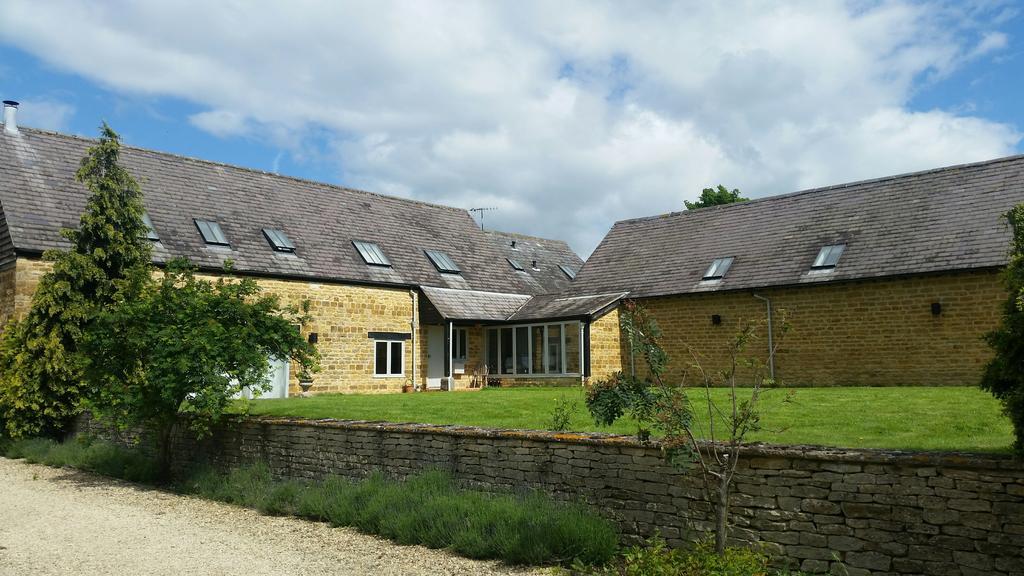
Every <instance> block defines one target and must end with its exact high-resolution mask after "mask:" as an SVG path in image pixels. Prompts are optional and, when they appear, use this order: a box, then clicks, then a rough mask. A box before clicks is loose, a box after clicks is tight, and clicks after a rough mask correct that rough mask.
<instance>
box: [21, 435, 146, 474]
mask: <svg viewBox="0 0 1024 576" xmlns="http://www.w3.org/2000/svg"><path fill="white" fill-rule="evenodd" d="M3 455H4V456H6V457H8V458H23V459H25V461H27V462H32V463H36V464H46V465H47V466H56V467H63V466H67V467H71V468H78V469H80V470H87V471H89V472H95V473H97V474H103V475H104V476H112V477H115V478H122V479H124V480H128V481H131V482H152V481H153V480H155V479H156V477H157V467H156V462H155V461H154V460H153V459H152V458H148V457H146V456H144V455H142V454H139V453H138V452H136V451H134V450H129V449H127V448H123V447H121V446H116V445H114V444H111V443H109V442H103V441H98V440H95V439H93V438H91V437H88V436H78V437H77V438H76V439H74V440H72V441H69V442H64V443H63V444H61V443H57V442H54V441H53V440H50V439H44V438H26V439H19V440H14V441H11V442H10V443H9V445H8V446H7V447H6V449H5V450H4V451H3Z"/></svg>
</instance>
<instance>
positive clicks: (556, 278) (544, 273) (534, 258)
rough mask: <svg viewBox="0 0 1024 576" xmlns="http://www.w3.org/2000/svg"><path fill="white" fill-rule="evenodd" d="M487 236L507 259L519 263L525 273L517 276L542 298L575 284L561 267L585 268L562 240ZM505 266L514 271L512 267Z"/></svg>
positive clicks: (503, 234)
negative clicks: (542, 295)
mask: <svg viewBox="0 0 1024 576" xmlns="http://www.w3.org/2000/svg"><path fill="white" fill-rule="evenodd" d="M487 234H488V235H489V236H490V237H491V239H493V240H494V243H495V245H496V246H497V247H498V248H499V249H500V250H501V251H502V252H503V253H504V255H505V258H508V259H510V260H514V261H516V262H518V263H519V264H520V265H521V266H522V267H523V268H524V269H525V270H523V271H521V272H516V274H517V275H518V276H519V277H520V278H521V279H523V280H524V281H525V282H527V283H529V284H530V285H531V286H532V287H533V288H534V291H535V292H536V293H538V294H555V293H558V292H562V291H564V290H566V289H567V288H569V285H570V284H571V282H572V280H571V279H570V278H569V276H567V275H566V274H565V272H563V271H562V270H561V269H560V268H559V267H558V266H559V265H562V266H566V267H568V268H569V269H570V270H572V271H574V272H578V271H579V269H580V268H582V267H583V260H582V259H580V257H579V256H578V255H577V254H576V253H575V252H573V250H572V248H570V247H569V245H568V244H566V243H565V242H563V241H561V240H551V239H549V238H538V237H536V236H527V235H525V234H515V233H512V232H498V231H494V230H488V231H487ZM535 262H536V264H537V266H536V267H534V266H533V264H534V263H535ZM505 264H506V265H507V266H509V268H511V265H510V264H508V263H507V262H506V263H505Z"/></svg>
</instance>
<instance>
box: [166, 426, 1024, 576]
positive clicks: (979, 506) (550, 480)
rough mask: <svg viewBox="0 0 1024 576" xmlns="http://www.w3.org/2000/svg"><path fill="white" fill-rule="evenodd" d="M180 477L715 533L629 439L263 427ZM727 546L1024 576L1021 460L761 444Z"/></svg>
mask: <svg viewBox="0 0 1024 576" xmlns="http://www.w3.org/2000/svg"><path fill="white" fill-rule="evenodd" d="M176 454H177V455H178V462H177V465H178V466H179V467H181V466H186V465H188V464H192V463H197V462H212V463H214V464H216V465H219V466H223V467H234V466H239V465H243V464H245V463H248V462H252V461H261V462H265V463H266V464H267V465H268V466H269V467H270V468H271V469H272V470H273V472H274V473H275V474H277V475H278V476H281V477H288V478H300V479H316V478H322V477H324V476H327V475H332V474H335V475H342V476H347V477H351V478H359V477H363V476H365V475H367V474H368V473H370V472H371V471H375V470H381V471H384V472H385V473H387V474H390V475H394V476H405V475H408V474H412V473H416V472H419V471H422V470H426V469H430V468H440V469H443V470H448V471H450V472H451V473H452V474H454V475H455V477H456V478H458V479H459V480H461V481H463V482H465V483H467V484H471V485H475V486H478V487H483V488H485V489H490V490H507V489H513V490H519V489H530V488H532V489H539V490H543V491H545V492H547V493H549V494H551V495H553V496H555V497H556V498H562V499H576V498H582V499H584V500H586V501H588V502H589V503H590V504H592V505H594V506H595V507H597V508H598V509H599V510H600V511H601V512H602V513H604V514H605V515H606V516H607V517H609V518H611V519H613V520H614V521H615V522H616V523H617V524H618V527H619V530H620V531H621V533H622V534H623V536H624V537H625V538H626V539H627V540H635V539H637V538H646V537H649V536H651V535H653V534H654V533H655V532H656V531H658V532H660V533H661V535H662V536H663V537H665V538H666V539H668V540H669V542H670V543H672V544H673V545H681V544H683V543H685V542H686V541H692V540H695V539H698V538H702V537H705V536H706V535H708V533H709V530H710V529H711V526H712V523H711V511H712V509H711V506H710V505H709V504H708V503H707V501H706V499H705V498H704V496H703V493H702V491H701V489H700V486H701V485H700V483H699V479H698V476H697V474H696V471H695V469H691V470H690V471H689V472H681V471H679V470H678V469H675V468H672V467H670V466H668V465H666V463H665V461H664V460H663V459H662V457H661V453H660V450H659V448H658V446H656V445H644V444H640V443H638V442H637V441H636V440H635V439H634V438H632V437H622V436H607V435H596V434H589V435H588V434H566V433H550V432H531V431H522V430H518V431H517V430H508V431H498V430H483V429H479V428H469V427H438V426H429V425H394V424H382V423H371V422H343V421H301V420H283V419H256V420H247V421H243V422H238V423H231V424H226V425H224V426H222V427H220V428H219V429H218V430H217V431H216V432H215V433H214V435H213V437H212V438H211V439H209V440H207V441H204V442H202V443H196V442H193V441H187V440H185V441H182V442H181V444H180V445H179V447H178V450H177V451H176ZM732 520H733V522H734V524H735V527H734V530H733V533H732V536H733V538H735V539H736V540H738V541H746V542H755V541H757V542H762V543H763V544H764V545H765V546H766V547H767V548H768V549H769V550H771V551H772V552H774V553H775V554H777V555H778V557H779V558H780V559H785V560H787V561H788V562H789V563H790V565H791V566H793V567H800V568H802V569H804V570H808V571H823V570H828V569H834V568H838V564H839V563H842V565H843V566H845V569H846V571H847V572H846V573H848V574H850V575H851V576H857V575H861V574H929V575H937V576H938V575H942V576H945V575H956V574H963V575H973V574H999V575H1008V574H1016V575H1020V574H1024V464H1022V463H1019V462H1015V461H1012V460H1010V459H1009V458H1007V457H998V456H979V455H959V454H929V453H898V452H881V451H867V450H857V451H855V450H838V449H836V450H830V449H822V448H810V447H766V446H753V447H749V448H747V449H746V450H745V452H744V455H743V460H742V461H741V463H740V465H739V471H738V474H737V476H736V480H735V493H734V497H733V500H732Z"/></svg>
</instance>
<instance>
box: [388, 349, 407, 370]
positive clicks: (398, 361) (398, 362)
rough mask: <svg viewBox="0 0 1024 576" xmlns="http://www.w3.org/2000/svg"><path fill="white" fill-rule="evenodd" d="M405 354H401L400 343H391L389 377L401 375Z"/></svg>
mask: <svg viewBox="0 0 1024 576" xmlns="http://www.w3.org/2000/svg"><path fill="white" fill-rule="evenodd" d="M404 359H405V354H402V342H392V343H391V375H392V376H397V375H399V374H401V373H402V364H403V360H404Z"/></svg>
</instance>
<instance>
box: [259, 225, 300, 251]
mask: <svg viewBox="0 0 1024 576" xmlns="http://www.w3.org/2000/svg"><path fill="white" fill-rule="evenodd" d="M263 236H265V237H266V239H267V242H270V247H271V248H273V249H274V250H276V251H278V252H295V244H294V243H292V240H291V238H289V237H288V235H287V234H285V233H284V230H276V229H274V228H264V229H263Z"/></svg>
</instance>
